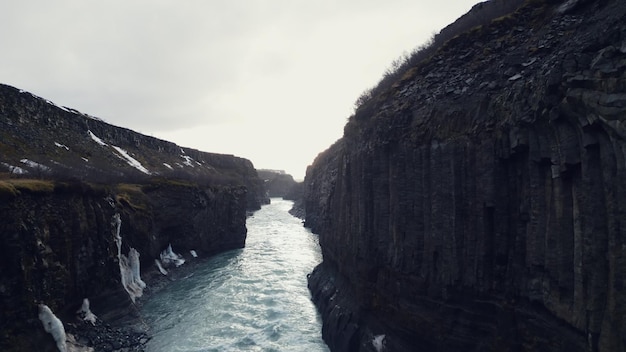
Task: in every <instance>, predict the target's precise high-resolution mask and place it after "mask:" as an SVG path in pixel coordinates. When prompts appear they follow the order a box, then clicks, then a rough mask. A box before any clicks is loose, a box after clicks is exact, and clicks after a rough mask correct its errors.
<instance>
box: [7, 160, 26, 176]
mask: <svg viewBox="0 0 626 352" xmlns="http://www.w3.org/2000/svg"><path fill="white" fill-rule="evenodd" d="M1 164H2V165H3V166H5V167H6V168H8V169H9V172H10V173H12V174H15V175H24V174H27V173H28V171H27V170H24V169H22V168H21V167H19V166H13V165H11V164H7V163H1Z"/></svg>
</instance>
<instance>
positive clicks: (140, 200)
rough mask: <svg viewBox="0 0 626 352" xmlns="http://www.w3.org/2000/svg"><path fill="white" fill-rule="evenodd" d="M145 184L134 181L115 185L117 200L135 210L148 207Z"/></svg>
mask: <svg viewBox="0 0 626 352" xmlns="http://www.w3.org/2000/svg"><path fill="white" fill-rule="evenodd" d="M142 187H143V186H142V185H139V184H133V183H120V184H118V185H117V186H116V187H115V201H116V202H117V203H119V204H121V205H122V206H128V207H130V208H131V209H133V210H134V211H141V210H145V209H146V207H147V206H146V199H145V198H146V195H145V194H144V193H143V188H142Z"/></svg>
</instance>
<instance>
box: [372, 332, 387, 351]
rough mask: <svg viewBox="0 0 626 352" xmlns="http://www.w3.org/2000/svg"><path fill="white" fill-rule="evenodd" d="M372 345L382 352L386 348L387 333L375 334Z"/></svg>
mask: <svg viewBox="0 0 626 352" xmlns="http://www.w3.org/2000/svg"><path fill="white" fill-rule="evenodd" d="M372 345H374V348H375V349H376V352H382V351H384V348H385V335H378V336H375V337H374V339H373V340H372Z"/></svg>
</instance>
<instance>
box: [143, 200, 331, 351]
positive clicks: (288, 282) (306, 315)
mask: <svg viewBox="0 0 626 352" xmlns="http://www.w3.org/2000/svg"><path fill="white" fill-rule="evenodd" d="M291 205H292V202H291V201H285V200H282V199H278V198H273V199H272V204H269V205H266V206H263V208H262V209H261V210H259V211H257V212H256V213H255V214H254V215H253V216H251V217H249V218H248V220H247V227H248V237H247V240H246V247H245V248H244V249H240V250H233V251H229V252H226V253H222V254H220V255H217V256H215V257H212V258H211V259H209V260H208V261H207V262H206V263H203V264H202V265H201V266H200V267H199V268H198V269H197V270H196V271H194V273H193V275H191V276H189V277H187V278H185V279H181V280H178V281H176V282H174V283H172V284H170V285H169V286H168V287H166V288H165V289H163V290H162V291H160V292H158V293H156V294H155V295H153V296H152V297H150V298H149V299H148V300H147V301H146V302H145V303H144V305H143V308H142V313H143V316H144V320H145V321H146V323H147V324H148V325H149V326H150V333H151V334H152V335H153V337H152V339H151V340H150V341H149V342H148V345H147V350H148V351H150V352H165V351H167V352H174V351H197V352H200V351H203V352H208V351H220V352H221V351H307V352H315V351H328V347H327V346H326V345H325V344H324V342H323V341H322V338H321V320H320V317H319V315H318V313H317V311H316V310H315V307H314V305H313V303H312V302H311V298H310V293H309V291H308V289H307V281H306V275H307V274H308V273H310V272H311V271H312V270H313V267H314V266H315V265H317V264H318V263H319V262H320V261H321V260H322V258H321V253H320V248H319V244H318V242H317V236H316V235H314V234H312V233H310V232H309V231H308V230H307V229H305V228H304V227H303V226H302V223H301V221H300V220H299V219H297V218H295V217H293V216H291V215H290V214H289V213H288V212H287V211H288V210H289V209H290V208H291Z"/></svg>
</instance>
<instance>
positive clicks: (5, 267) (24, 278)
mask: <svg viewBox="0 0 626 352" xmlns="http://www.w3.org/2000/svg"><path fill="white" fill-rule="evenodd" d="M90 133H91V134H93V136H96V137H95V138H94V137H93V136H92V135H91V134H90ZM96 138H98V139H100V142H98V140H96ZM119 150H123V151H124V153H126V156H125V155H124V153H122V152H120V151H119ZM128 156H130V158H132V159H134V160H136V161H137V162H138V163H140V164H141V166H142V167H144V169H145V170H143V171H142V169H141V168H139V167H137V165H136V164H135V165H131V164H132V163H129V158H128ZM146 170H147V171H148V172H145V171H146ZM266 200H267V197H266V195H265V191H264V189H263V182H262V180H261V179H259V178H258V176H257V173H256V170H255V169H254V167H253V166H252V163H251V162H250V161H249V160H246V159H242V158H238V157H235V156H232V155H221V154H212V153H204V152H200V151H197V150H193V149H189V148H181V147H179V146H177V145H175V144H173V143H170V142H166V141H162V140H159V139H156V138H152V137H148V136H144V135H141V134H138V133H135V132H133V131H130V130H127V129H123V128H120V127H115V126H111V125H109V124H106V123H105V122H103V121H101V120H98V119H96V118H93V117H91V116H87V115H84V114H81V113H79V112H77V111H75V110H72V109H68V108H60V107H57V106H55V105H54V104H52V103H50V102H48V101H46V100H44V99H41V98H38V97H35V96H33V95H32V94H30V93H27V92H23V91H19V90H17V89H15V88H13V87H9V86H5V85H0V251H1V252H2V255H0V350H2V351H56V350H57V348H56V345H55V343H54V341H53V339H52V337H51V335H49V334H47V333H46V332H45V331H44V329H43V326H42V323H41V321H40V320H39V319H38V304H39V303H42V304H45V305H47V306H49V307H50V308H51V309H52V311H53V312H54V313H55V314H56V315H57V316H58V317H59V318H60V319H61V320H62V321H63V323H64V324H65V327H66V331H67V332H68V333H71V334H75V335H76V336H75V337H76V339H77V340H78V342H79V343H82V344H83V345H87V346H92V347H95V348H96V351H141V350H143V347H142V345H143V344H145V341H146V339H148V338H149V336H147V335H146V332H145V331H136V330H135V329H134V328H132V324H133V323H135V322H136V319H137V318H138V317H139V306H140V304H141V299H139V301H138V302H135V303H133V302H132V301H131V299H130V297H129V295H128V293H127V292H126V291H125V290H124V288H123V287H122V284H121V278H120V266H119V259H118V248H117V244H116V242H115V226H114V224H112V219H113V217H114V216H115V215H119V217H120V219H121V233H120V234H121V237H122V246H121V253H122V254H124V255H128V253H129V250H130V248H131V247H132V248H135V249H136V250H137V251H138V252H139V254H140V257H139V260H140V263H141V269H142V270H141V271H142V276H143V277H144V279H145V281H146V282H148V287H147V288H146V289H145V290H144V293H146V294H149V293H150V292H153V291H154V290H155V289H157V287H159V286H162V281H163V278H162V277H161V276H160V275H161V274H159V273H158V271H157V270H156V268H155V262H154V260H155V259H157V258H159V254H160V253H161V251H163V250H164V249H166V248H167V246H168V245H170V244H171V245H172V247H173V249H174V251H175V252H177V253H181V254H183V255H184V256H185V257H186V258H187V259H188V260H194V259H193V258H192V255H191V254H190V252H189V251H190V250H194V251H196V252H197V254H198V255H199V256H200V257H201V258H202V257H207V256H209V255H212V254H214V253H217V252H221V251H224V250H229V249H234V248H241V247H243V246H244V244H245V240H246V232H247V230H246V225H245V222H246V216H247V211H250V210H255V209H258V208H260V205H261V204H263V203H265V202H266ZM172 276H175V275H169V276H168V279H172ZM151 284H154V286H151ZM83 298H88V299H89V300H90V302H91V310H92V311H93V312H94V313H95V314H96V315H97V316H98V317H99V319H100V320H98V323H97V324H96V326H95V327H94V326H91V324H88V323H85V322H83V321H82V320H80V319H78V318H77V314H76V311H77V309H78V308H80V306H81V304H82V301H83ZM109 324H110V325H109ZM129 324H130V325H129ZM144 330H145V329H144Z"/></svg>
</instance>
